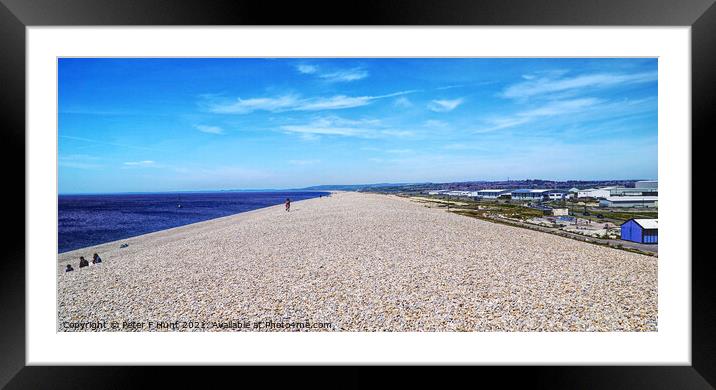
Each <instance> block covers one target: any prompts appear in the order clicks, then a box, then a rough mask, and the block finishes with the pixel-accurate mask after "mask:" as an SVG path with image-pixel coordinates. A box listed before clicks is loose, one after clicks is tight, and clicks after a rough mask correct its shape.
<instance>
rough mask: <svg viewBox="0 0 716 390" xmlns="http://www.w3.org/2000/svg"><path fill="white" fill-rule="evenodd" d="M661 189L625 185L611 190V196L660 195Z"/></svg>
mask: <svg viewBox="0 0 716 390" xmlns="http://www.w3.org/2000/svg"><path fill="white" fill-rule="evenodd" d="M658 195H659V189H657V188H651V187H644V188H625V187H614V188H612V189H610V190H609V196H658Z"/></svg>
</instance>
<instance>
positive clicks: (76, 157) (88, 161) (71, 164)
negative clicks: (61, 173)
mask: <svg viewBox="0 0 716 390" xmlns="http://www.w3.org/2000/svg"><path fill="white" fill-rule="evenodd" d="M99 162H100V159H99V157H96V156H90V155H86V154H69V155H60V156H58V157H57V163H58V165H59V166H61V167H66V168H75V169H99V168H102V164H100V163H99Z"/></svg>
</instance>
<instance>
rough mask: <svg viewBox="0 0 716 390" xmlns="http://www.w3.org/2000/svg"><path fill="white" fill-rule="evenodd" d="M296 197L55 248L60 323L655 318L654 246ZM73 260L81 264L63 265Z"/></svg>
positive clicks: (517, 324)
mask: <svg viewBox="0 0 716 390" xmlns="http://www.w3.org/2000/svg"><path fill="white" fill-rule="evenodd" d="M295 204H296V208H295V209H294V208H293V207H292V211H291V212H290V213H286V212H284V211H283V209H282V207H283V206H282V205H277V206H269V207H265V208H261V209H256V210H251V211H247V212H242V213H238V214H234V215H231V216H226V217H220V218H216V219H212V220H208V221H202V222H198V223H194V224H189V225H184V226H180V227H175V228H171V229H166V230H162V231H157V232H153V233H148V234H145V235H141V236H136V237H132V238H129V239H125V240H119V241H113V242H109V243H104V244H100V245H97V246H92V247H88V248H83V249H79V250H74V251H70V252H65V253H62V254H59V255H58V264H57V267H58V331H67V328H65V327H64V326H63V323H65V322H73V321H80V322H81V321H95V320H112V321H114V320H118V321H126V320H132V321H138V322H146V321H151V320H154V321H160V322H161V321H169V322H171V321H174V320H177V321H179V320H181V321H190V322H191V321H195V320H204V319H207V320H209V319H211V320H215V321H232V320H242V319H245V320H247V321H254V322H256V321H259V322H260V321H269V320H270V321H276V322H280V321H288V322H291V321H293V322H295V321H298V322H301V321H313V322H316V323H330V324H331V325H332V328H331V329H332V330H348V331H372V330H396V331H454V330H465V331H534V330H536V331H620V330H622V331H623V330H637V331H638V330H641V331H655V330H656V321H657V312H656V310H657V293H656V281H657V275H656V271H657V259H656V258H653V257H649V256H643V255H639V254H633V253H628V252H623V251H619V250H616V249H611V248H602V247H597V246H595V245H592V244H588V243H583V242H578V241H575V240H570V239H568V238H563V237H558V236H554V235H550V234H547V233H542V232H536V231H530V230H525V229H522V228H517V227H511V226H505V225H500V224H495V223H491V222H486V221H482V220H479V219H474V218H469V217H465V216H460V215H455V214H451V213H446V212H445V211H444V210H440V209H434V208H427V207H424V206H422V205H420V204H417V203H415V202H412V201H410V200H409V199H405V198H400V197H397V196H392V195H376V194H363V193H352V192H339V191H331V196H330V197H324V198H312V199H307V200H302V201H297V202H295ZM122 242H127V243H129V246H128V247H127V248H119V244H120V243H122ZM94 252H97V253H99V254H100V256H101V257H102V259H103V263H102V264H100V265H97V266H91V267H89V268H84V269H81V270H80V269H78V268H77V265H76V263H77V260H75V257H77V256H79V255H83V256H85V257H86V258H88V256H90V257H89V258H91V255H92V253H94ZM67 261H71V262H72V263H73V266H74V267H75V269H76V270H75V271H74V272H70V273H64V272H63V269H64V265H65V264H66V262H67ZM78 294H79V295H80V296H81V297H82V298H83V300H82V301H77V300H76V299H75V297H76V296H77V295H78ZM121 330H128V329H121ZM131 330H137V329H131ZM140 330H142V329H140ZM143 330H146V329H143ZM166 330H173V329H166ZM187 330H222V329H205V328H201V329H187ZM224 330H225V329H224ZM242 330H243V329H242ZM275 330H287V329H275ZM322 330H323V329H322Z"/></svg>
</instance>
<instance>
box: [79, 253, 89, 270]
mask: <svg viewBox="0 0 716 390" xmlns="http://www.w3.org/2000/svg"><path fill="white" fill-rule="evenodd" d="M82 267H89V261H87V260H85V257H84V256H80V268H82Z"/></svg>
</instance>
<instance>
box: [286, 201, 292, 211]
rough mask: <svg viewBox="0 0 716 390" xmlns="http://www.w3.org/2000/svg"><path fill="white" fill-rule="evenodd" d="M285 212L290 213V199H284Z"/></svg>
mask: <svg viewBox="0 0 716 390" xmlns="http://www.w3.org/2000/svg"><path fill="white" fill-rule="evenodd" d="M286 211H291V199H289V198H286Z"/></svg>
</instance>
